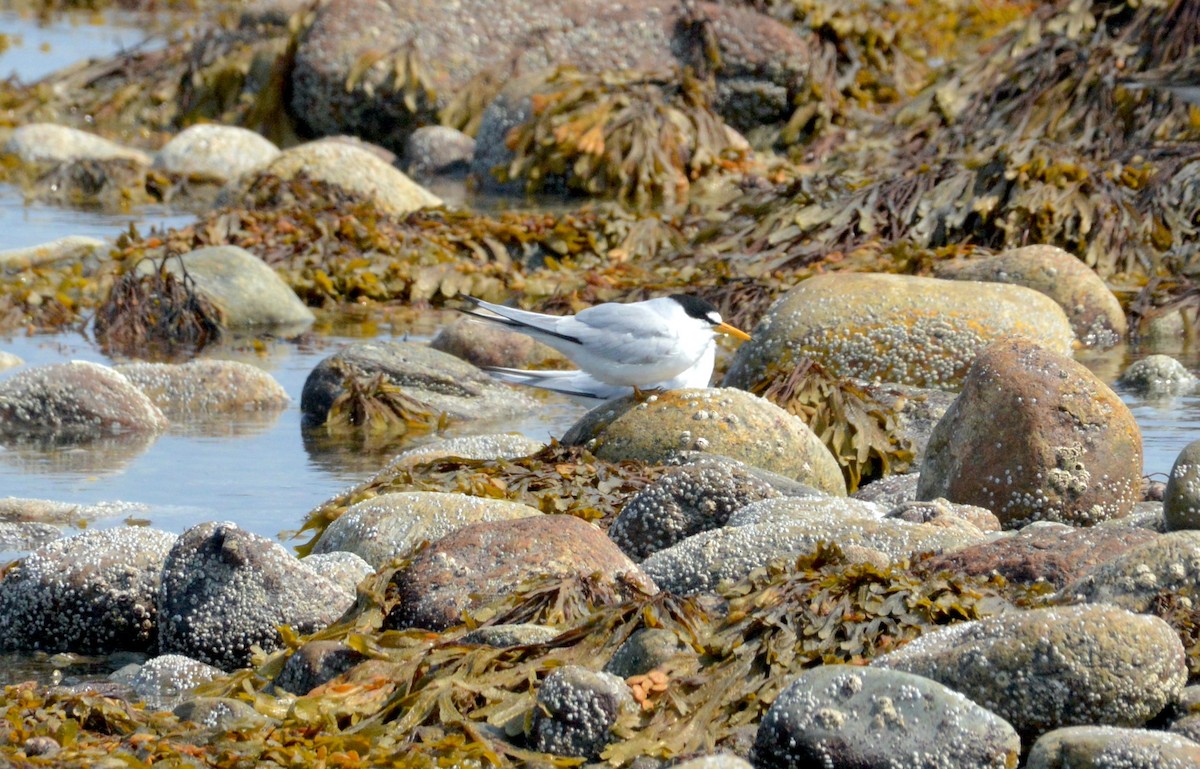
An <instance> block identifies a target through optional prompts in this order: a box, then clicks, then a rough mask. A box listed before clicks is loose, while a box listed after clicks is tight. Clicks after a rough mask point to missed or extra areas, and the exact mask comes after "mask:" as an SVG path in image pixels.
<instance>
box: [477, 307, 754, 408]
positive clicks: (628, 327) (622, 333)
mask: <svg viewBox="0 0 1200 769" xmlns="http://www.w3.org/2000/svg"><path fill="white" fill-rule="evenodd" d="M464 298H465V299H466V300H467V301H469V302H470V303H471V304H472V305H473V307H472V308H471V309H468V310H464V312H466V313H467V314H468V315H471V316H472V317H475V318H479V319H480V320H485V321H489V322H491V323H497V324H500V325H502V326H506V327H508V328H510V329H512V330H514V331H518V332H520V333H522V334H527V335H528V336H531V337H533V338H534V339H536V340H538V341H539V342H544V343H545V344H547V345H549V346H550V347H553V348H554V349H555V350H557V351H558V352H560V353H562V354H563V355H565V356H566V357H567V358H569V359H570V360H571V361H572V362H574V363H575V365H577V366H578V367H579V370H577V371H525V370H522V369H511V368H489V369H487V370H488V371H489V372H490V373H491V374H492V375H493V376H495V377H496V378H497V379H501V380H503V381H507V382H512V383H515V384H524V385H530V386H533V387H540V388H542V389H544V390H554V391H557V392H562V393H567V394H569V395H578V396H582V397H586V398H600V399H605V400H607V399H609V398H613V397H617V396H620V395H627V394H629V393H630V392H639V391H643V390H671V389H676V388H683V387H707V386H708V383H709V380H710V379H711V378H712V370H713V364H714V363H715V361H716V342H715V338H716V335H717V334H728V335H730V336H732V337H734V338H736V339H741V340H743V341H745V340H748V339H749V338H750V335H749V334H747V333H746V332H744V331H742V330H740V329H738V328H735V327H733V326H731V325H729V324H728V323H726V322H725V321H724V320H722V319H721V314H720V313H719V312H718V311H717V308H716V307H714V306H713V305H712V304H711V303H710V302H708V301H706V300H704V299H701V298H699V297H696V296H691V295H690V294H672V295H671V296H664V297H658V298H656V299H647V300H646V301H643V302H632V303H630V304H620V303H617V302H608V303H605V304H598V305H596V306H594V307H589V308H587V309H586V310H583V311H582V312H580V313H579V314H578V315H543V314H541V313H536V312H527V311H525V310H518V309H515V308H512V307H505V306H503V305H498V304H492V303H490V302H485V301H483V300H481V299H476V298H474V297H469V296H468V297H464Z"/></svg>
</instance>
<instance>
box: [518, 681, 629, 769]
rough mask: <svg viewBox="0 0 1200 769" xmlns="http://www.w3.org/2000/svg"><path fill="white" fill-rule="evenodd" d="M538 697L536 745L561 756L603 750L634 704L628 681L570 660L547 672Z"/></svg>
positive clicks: (595, 753)
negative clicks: (574, 663)
mask: <svg viewBox="0 0 1200 769" xmlns="http://www.w3.org/2000/svg"><path fill="white" fill-rule="evenodd" d="M537 701H538V705H539V706H540V707H538V708H535V709H534V713H533V726H532V730H533V744H534V748H535V749H536V750H538V751H540V752H542V753H553V754H555V755H559V756H585V757H596V756H598V755H599V754H600V751H601V749H603V748H604V746H605V745H607V744H608V742H609V740H610V738H611V737H610V733H609V730H610V728H611V727H612V726H613V724H614V723H616V720H617V718H618V716H620V715H621V713H622V712H623V711H627V710H631V709H632V708H633V707H634V702H633V693H632V692H631V691H630V690H629V687H628V686H627V685H626V684H625V682H624V681H622V680H621V679H620V678H617V677H616V676H614V675H611V674H609V673H597V672H595V671H592V670H588V669H587V668H585V667H581V666H579V665H564V666H563V667H560V668H558V669H556V670H554V671H553V672H552V673H550V674H549V675H548V676H546V679H545V680H544V681H542V685H541V687H540V688H539V689H538V695H537Z"/></svg>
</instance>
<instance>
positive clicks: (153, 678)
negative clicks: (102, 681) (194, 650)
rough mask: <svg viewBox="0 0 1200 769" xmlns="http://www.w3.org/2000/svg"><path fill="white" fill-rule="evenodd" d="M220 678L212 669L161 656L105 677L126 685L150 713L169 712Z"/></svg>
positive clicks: (196, 661)
mask: <svg viewBox="0 0 1200 769" xmlns="http://www.w3.org/2000/svg"><path fill="white" fill-rule="evenodd" d="M220 675H223V674H222V672H221V671H220V670H218V669H217V668H215V667H213V666H212V665H206V664H204V663H203V662H200V661H198V660H194V659H191V658H189V657H185V656H183V655H181V654H163V655H161V656H158V657H154V658H152V659H148V660H146V662H145V663H143V664H141V665H128V666H126V667H125V668H122V669H121V670H118V671H117V672H116V673H113V674H112V675H111V676H109V680H111V681H114V682H116V683H123V684H128V685H129V686H131V687H132V688H133V691H134V692H135V693H136V694H137V696H138V697H139V698H140V699H141V700H142V701H143V702H145V703H146V706H147V707H149V708H150V709H152V710H171V709H172V708H174V707H175V706H176V705H178V704H179V703H181V702H182V701H183V699H184V697H185V696H186V695H187V694H188V693H189V692H190V691H191V690H192V689H194V688H196V687H197V686H199V685H200V684H202V683H206V682H208V681H211V680H213V679H214V678H217V677H218V676H220Z"/></svg>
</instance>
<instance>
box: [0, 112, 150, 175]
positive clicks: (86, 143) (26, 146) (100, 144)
mask: <svg viewBox="0 0 1200 769" xmlns="http://www.w3.org/2000/svg"><path fill="white" fill-rule="evenodd" d="M4 152H5V153H6V154H9V155H16V156H17V158H18V159H19V160H20V161H21V162H23V163H31V164H39V165H40V164H47V165H57V164H59V163H68V162H71V161H75V160H127V161H132V162H134V163H136V164H137V165H141V166H149V165H150V163H151V159H150V156H149V155H147V154H146V153H145V152H142V151H141V150H135V149H132V148H130V147H125V146H122V145H120V144H117V143H116V142H113V141H109V140H108V139H105V138H102V137H100V136H97V135H95V134H90V133H88V132H87V131H80V130H79V129H77V128H68V127H66V126H61V125H55V124H53V123H29V124H27V125H23V126H20V127H19V128H17V129H15V130H14V131H13V132H12V134H11V135H10V136H9V137H8V141H7V142H6V143H5V145H4Z"/></svg>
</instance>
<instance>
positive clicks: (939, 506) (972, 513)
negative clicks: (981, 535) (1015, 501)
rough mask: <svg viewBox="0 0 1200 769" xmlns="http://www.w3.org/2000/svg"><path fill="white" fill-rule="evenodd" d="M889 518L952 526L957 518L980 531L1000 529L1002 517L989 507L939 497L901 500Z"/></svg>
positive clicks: (889, 514)
mask: <svg viewBox="0 0 1200 769" xmlns="http://www.w3.org/2000/svg"><path fill="white" fill-rule="evenodd" d="M887 517H888V518H899V519H900V520H902V521H908V522H909V523H932V524H934V525H936V526H950V527H953V526H955V525H956V524H955V523H954V521H955V520H959V521H966V522H967V523H969V524H971V525H972V526H974V527H975V528H976V529H979V530H980V531H1000V519H999V518H997V517H996V515H995V514H994V513H993V512H992V511H991V510H988V509H987V508H984V507H978V506H976V505H959V504H955V503H954V502H951V501H949V500H946V499H942V498H941V497H938V498H937V499H933V500H929V501H928V502H924V501H918V500H911V501H907V502H901V503H900V504H898V505H896V506H895V507H893V508H892V509H891V510H889V511H888V512H887Z"/></svg>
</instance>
